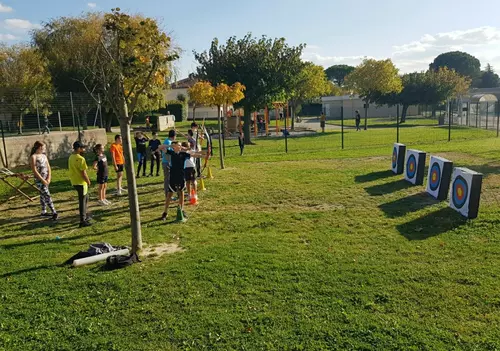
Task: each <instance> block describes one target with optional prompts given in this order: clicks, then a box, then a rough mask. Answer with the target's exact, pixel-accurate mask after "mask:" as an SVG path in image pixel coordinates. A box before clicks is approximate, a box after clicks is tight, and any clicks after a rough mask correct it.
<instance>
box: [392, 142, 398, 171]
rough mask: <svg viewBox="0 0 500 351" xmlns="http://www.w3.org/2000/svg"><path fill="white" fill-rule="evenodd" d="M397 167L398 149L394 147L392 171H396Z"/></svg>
mask: <svg viewBox="0 0 500 351" xmlns="http://www.w3.org/2000/svg"><path fill="white" fill-rule="evenodd" d="M397 166H398V149H397V148H396V147H395V148H394V150H393V151H392V169H396V167H397Z"/></svg>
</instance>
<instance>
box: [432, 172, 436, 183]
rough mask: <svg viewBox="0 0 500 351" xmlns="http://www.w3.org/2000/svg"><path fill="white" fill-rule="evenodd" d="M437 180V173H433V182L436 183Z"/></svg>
mask: <svg viewBox="0 0 500 351" xmlns="http://www.w3.org/2000/svg"><path fill="white" fill-rule="evenodd" d="M436 180H437V175H436V173H433V174H432V181H433V182H435V181H436Z"/></svg>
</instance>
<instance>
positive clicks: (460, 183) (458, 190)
mask: <svg viewBox="0 0 500 351" xmlns="http://www.w3.org/2000/svg"><path fill="white" fill-rule="evenodd" d="M468 196H469V186H468V185H467V181H466V180H465V179H464V177H462V176H460V175H459V176H457V177H456V178H455V181H454V182H453V186H452V189H451V200H452V201H453V205H454V206H455V207H456V208H457V209H458V210H460V209H461V208H462V207H464V205H465V203H466V202H467V197H468Z"/></svg>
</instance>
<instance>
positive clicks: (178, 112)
mask: <svg viewBox="0 0 500 351" xmlns="http://www.w3.org/2000/svg"><path fill="white" fill-rule="evenodd" d="M158 112H159V113H160V114H161V115H167V114H168V112H170V114H171V115H174V116H175V121H176V122H183V121H187V119H188V105H187V104H186V103H184V102H182V101H178V100H172V101H167V103H166V105H165V108H161V109H160V110H159V111H158Z"/></svg>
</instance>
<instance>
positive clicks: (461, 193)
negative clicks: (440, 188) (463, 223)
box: [450, 168, 483, 219]
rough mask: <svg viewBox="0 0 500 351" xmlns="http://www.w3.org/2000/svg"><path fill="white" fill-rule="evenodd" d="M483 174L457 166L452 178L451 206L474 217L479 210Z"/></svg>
mask: <svg viewBox="0 0 500 351" xmlns="http://www.w3.org/2000/svg"><path fill="white" fill-rule="evenodd" d="M482 183H483V175H482V174H481V173H477V172H474V171H472V170H470V169H468V168H455V169H454V170H453V176H452V178H451V191H450V207H451V208H452V209H454V210H456V211H457V212H458V213H460V214H461V215H462V216H464V217H467V218H470V219H473V218H476V217H477V214H478V212H479V200H480V197H481V186H482Z"/></svg>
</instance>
